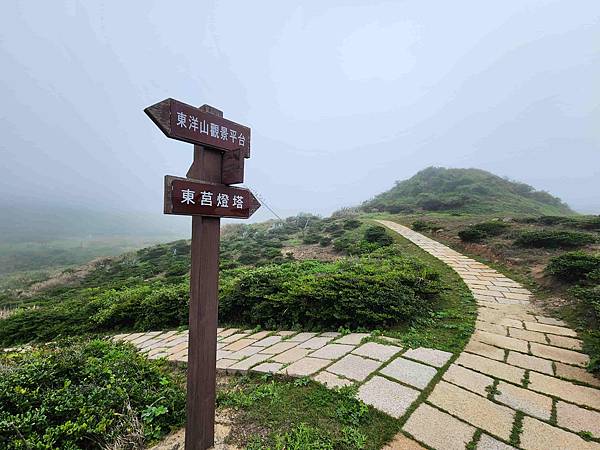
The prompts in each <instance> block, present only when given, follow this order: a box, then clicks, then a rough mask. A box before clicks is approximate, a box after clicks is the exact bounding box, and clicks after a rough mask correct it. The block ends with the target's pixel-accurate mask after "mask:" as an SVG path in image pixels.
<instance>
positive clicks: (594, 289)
mask: <svg viewBox="0 0 600 450" xmlns="http://www.w3.org/2000/svg"><path fill="white" fill-rule="evenodd" d="M572 293H573V295H574V296H575V298H577V299H578V300H579V301H581V302H582V303H584V304H585V305H586V306H587V308H586V312H587V314H588V317H587V319H588V322H592V324H593V325H595V328H596V329H599V328H600V285H595V286H577V287H575V288H573V289H572Z"/></svg>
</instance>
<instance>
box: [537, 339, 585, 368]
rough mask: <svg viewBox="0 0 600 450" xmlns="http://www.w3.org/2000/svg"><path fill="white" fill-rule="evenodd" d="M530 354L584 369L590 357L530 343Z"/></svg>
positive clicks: (563, 349)
mask: <svg viewBox="0 0 600 450" xmlns="http://www.w3.org/2000/svg"><path fill="white" fill-rule="evenodd" d="M531 353H532V354H533V355H535V356H539V357H541V358H546V359H551V360H553V361H560V362H563V363H567V364H574V365H576V366H581V367H585V366H587V364H588V362H589V361H590V357H589V356H588V355H585V354H583V353H579V352H574V351H573V350H567V349H565V348H558V347H551V346H549V345H543V344H537V343H535V342H532V343H531Z"/></svg>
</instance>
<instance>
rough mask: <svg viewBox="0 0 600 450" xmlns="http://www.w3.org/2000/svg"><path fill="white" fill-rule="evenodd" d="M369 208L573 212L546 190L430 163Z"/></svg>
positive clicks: (364, 207) (366, 208) (365, 205)
mask: <svg viewBox="0 0 600 450" xmlns="http://www.w3.org/2000/svg"><path fill="white" fill-rule="evenodd" d="M361 209H362V210H364V211H367V212H384V211H385V212H390V213H409V212H416V211H429V212H435V211H445V212H452V213H455V214H464V213H472V214H473V213H474V214H485V213H506V214H509V213H510V214H519V213H520V214H534V213H535V214H546V215H552V214H562V215H567V214H573V211H571V210H570V209H569V207H568V206H567V205H565V204H564V203H562V202H561V201H560V199H558V198H556V197H553V196H552V195H550V194H548V193H547V192H544V191H536V190H535V189H534V188H533V187H531V186H529V185H527V184H524V183H519V182H515V181H510V180H506V179H504V178H500V177H498V176H496V175H494V174H492V173H489V172H486V171H484V170H479V169H446V168H443V167H428V168H427V169H424V170H422V171H420V172H418V173H417V174H415V175H414V176H413V177H411V178H410V179H408V180H404V181H398V182H396V185H395V186H394V187H392V188H391V189H390V190H388V191H386V192H383V193H381V194H379V195H377V196H375V197H374V198H373V199H372V200H369V201H367V202H364V203H363V205H362V206H361Z"/></svg>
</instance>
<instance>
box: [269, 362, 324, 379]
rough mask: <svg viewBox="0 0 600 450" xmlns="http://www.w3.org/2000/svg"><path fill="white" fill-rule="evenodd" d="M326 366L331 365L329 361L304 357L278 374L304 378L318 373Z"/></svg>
mask: <svg viewBox="0 0 600 450" xmlns="http://www.w3.org/2000/svg"><path fill="white" fill-rule="evenodd" d="M328 364H331V361H329V360H327V359H318V358H310V357H305V358H302V359H299V360H298V361H296V362H294V363H292V364H290V365H289V366H287V367H285V368H283V369H281V370H280V373H285V374H287V375H290V376H295V377H306V376H308V375H312V374H314V373H316V372H318V371H319V370H321V369H322V368H323V367H325V366H326V365H328Z"/></svg>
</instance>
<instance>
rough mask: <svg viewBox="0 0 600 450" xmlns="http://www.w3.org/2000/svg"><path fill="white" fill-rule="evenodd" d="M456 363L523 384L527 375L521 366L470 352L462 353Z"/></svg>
mask: <svg viewBox="0 0 600 450" xmlns="http://www.w3.org/2000/svg"><path fill="white" fill-rule="evenodd" d="M456 363H457V364H460V365H461V366H463V367H467V368H469V369H473V370H476V371H477V372H482V373H484V374H486V375H491V376H492V377H495V378H500V379H501V380H506V381H511V382H513V383H515V384H521V381H522V380H523V376H524V375H525V370H523V369H521V368H519V367H515V366H511V365H509V364H505V363H502V362H500V361H495V360H493V359H488V358H484V357H482V356H478V355H471V354H470V353H461V354H460V356H459V357H458V359H457V360H456Z"/></svg>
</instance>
